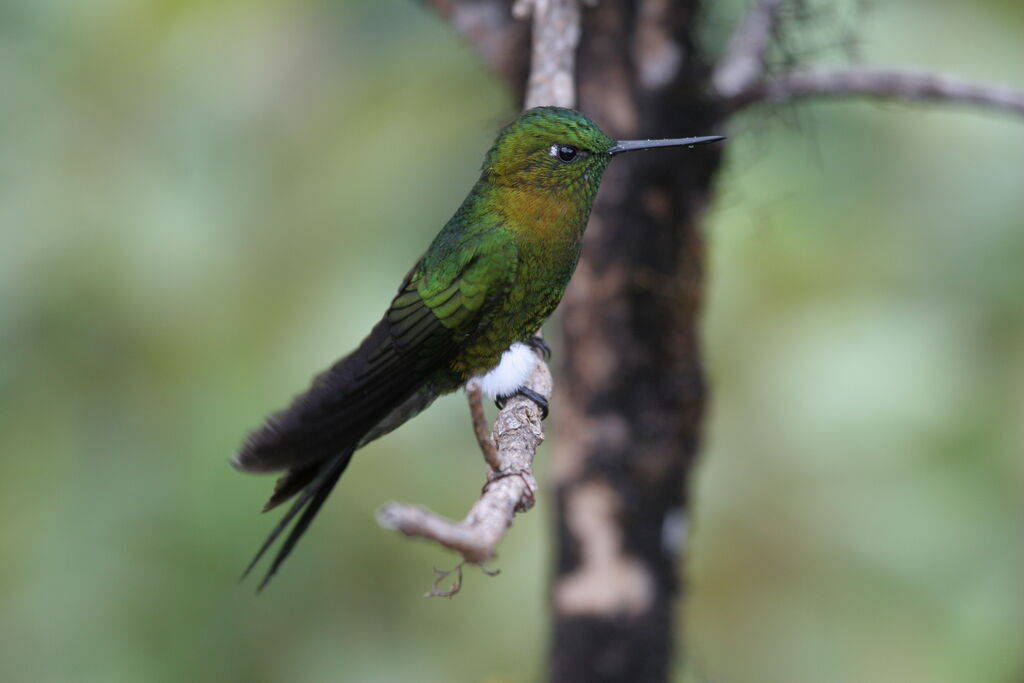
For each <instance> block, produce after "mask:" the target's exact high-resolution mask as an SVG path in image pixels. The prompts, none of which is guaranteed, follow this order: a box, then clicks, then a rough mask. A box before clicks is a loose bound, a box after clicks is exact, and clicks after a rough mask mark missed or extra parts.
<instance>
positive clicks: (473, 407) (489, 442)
mask: <svg viewBox="0 0 1024 683" xmlns="http://www.w3.org/2000/svg"><path fill="white" fill-rule="evenodd" d="M466 398H467V400H468V401H469V416H470V418H471V419H472V420H473V433H474V434H476V440H477V443H479V444H480V450H481V451H482V452H483V454H484V460H486V461H487V464H488V465H490V466H491V469H492V470H494V471H495V472H497V471H498V470H499V469H501V461H500V460H498V450H497V448H496V447H495V445H494V438H493V437H492V436H491V430H489V429H488V428H487V416H486V415H485V414H484V399H483V394H482V393H481V392H480V383H479V382H477V380H476V379H471V380H469V382H467V383H466Z"/></svg>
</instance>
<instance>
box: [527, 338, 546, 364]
mask: <svg viewBox="0 0 1024 683" xmlns="http://www.w3.org/2000/svg"><path fill="white" fill-rule="evenodd" d="M526 345H527V346H529V347H530V348H531V349H533V350H534V351H539V352H540V355H541V356H543V357H544V360H546V361H548V360H551V347H550V346H548V344H547V342H545V341H544V337H541V336H540V335H539V334H538V335H534V336H533V337H532V338H531V339H530V341H528V342H526Z"/></svg>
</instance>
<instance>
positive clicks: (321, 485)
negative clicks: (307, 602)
mask: <svg viewBox="0 0 1024 683" xmlns="http://www.w3.org/2000/svg"><path fill="white" fill-rule="evenodd" d="M353 453H355V446H354V445H353V446H351V447H350V448H348V449H346V450H345V451H343V452H341V453H339V454H338V455H337V456H336V457H335V458H334V459H332V460H330V461H328V462H327V463H324V464H323V465H322V466H321V467H320V468H319V471H318V472H317V473H316V476H315V477H314V478H313V480H312V481H311V482H310V483H309V484H307V485H306V487H305V488H304V489H302V493H301V494H300V495H299V497H298V498H297V499H296V500H295V502H294V503H292V506H291V507H290V508H288V512H286V513H285V514H284V516H283V517H282V518H281V520H280V521H279V522H278V523H277V525H276V526H275V527H274V529H273V530H272V531H271V532H270V535H269V536H268V537H267V540H265V541H264V542H263V545H262V546H260V549H259V551H257V553H256V556H255V557H254V558H252V562H250V563H249V566H248V567H246V569H245V572H243V573H242V578H243V579H245V578H246V577H247V576H248V575H249V574H250V573H251V572H252V570H253V568H254V567H255V566H256V565H257V563H259V561H260V559H261V558H262V557H263V555H264V554H266V552H267V551H268V550H269V549H270V547H271V546H272V545H273V544H274V541H276V540H277V538H278V536H280V535H281V534H282V533H283V532H284V530H285V529H287V528H288V526H289V525H290V524H291V522H292V520H293V519H295V516H296V515H298V514H299V512H302V515H301V516H300V517H299V519H298V521H297V522H295V525H294V526H293V527H292V529H291V531H290V532H289V533H288V536H287V537H286V538H285V540H284V543H282V544H281V547H280V548H279V549H278V551H277V554H276V555H275V556H274V560H273V562H271V563H270V568H269V569H268V570H267V573H266V574H265V575H264V576H263V580H262V581H260V585H259V586H258V587H257V588H256V592H257V593H259V592H260V591H262V590H263V589H264V588H265V587H266V585H267V584H268V583H270V580H271V579H272V578H273V577H274V575H275V574H276V573H277V570H278V568H280V566H281V564H282V563H283V562H284V561H285V560H286V559H287V558H288V556H289V555H290V554H291V552H292V550H293V549H294V548H295V544H296V543H298V542H299V539H301V538H302V536H303V534H305V533H306V530H307V529H308V528H309V525H310V524H311V523H312V522H313V519H314V518H315V517H316V515H317V513H318V512H319V511H320V508H321V507H322V506H323V504H324V501H325V500H327V496H329V495H330V493H331V491H332V490H333V489H334V485H335V484H337V483H338V479H339V478H341V475H342V473H343V472H344V471H345V468H346V467H348V464H349V462H350V461H351V460H352V454H353ZM271 501H273V499H271Z"/></svg>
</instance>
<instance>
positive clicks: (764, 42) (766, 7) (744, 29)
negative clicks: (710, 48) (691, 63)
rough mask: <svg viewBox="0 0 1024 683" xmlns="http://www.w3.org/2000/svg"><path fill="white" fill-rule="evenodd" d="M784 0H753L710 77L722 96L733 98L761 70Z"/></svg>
mask: <svg viewBox="0 0 1024 683" xmlns="http://www.w3.org/2000/svg"><path fill="white" fill-rule="evenodd" d="M782 3H783V0H754V1H753V2H752V3H751V5H750V8H749V9H748V10H747V13H746V15H745V16H744V17H743V21H742V22H740V25H739V28H737V29H736V32H735V33H734V34H733V36H732V38H731V39H730V40H729V46H728V47H727V48H726V50H725V54H724V55H723V56H722V59H721V60H719V62H718V67H717V68H716V69H715V72H714V74H713V75H712V77H711V82H712V84H713V85H714V86H715V90H716V91H717V92H718V94H719V95H720V96H721V97H723V98H732V97H734V96H736V95H737V94H738V93H740V92H742V91H744V90H746V89H747V88H749V87H750V86H751V84H753V83H754V82H756V81H758V80H759V79H760V78H761V76H762V74H764V63H765V53H766V52H767V51H768V44H769V43H770V42H771V38H772V34H773V33H774V32H775V26H776V24H777V22H778V19H779V8H780V7H782Z"/></svg>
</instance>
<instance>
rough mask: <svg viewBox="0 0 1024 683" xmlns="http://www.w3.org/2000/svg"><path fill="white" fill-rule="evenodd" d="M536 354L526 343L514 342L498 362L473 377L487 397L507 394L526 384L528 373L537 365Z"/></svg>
mask: <svg viewBox="0 0 1024 683" xmlns="http://www.w3.org/2000/svg"><path fill="white" fill-rule="evenodd" d="M537 361H538V358H537V354H536V353H535V352H534V351H533V349H531V348H530V347H529V346H527V345H526V344H523V343H522V342H516V343H514V344H512V346H510V347H509V348H508V350H507V351H505V352H504V353H503V354H501V360H499V361H498V364H497V365H496V366H495V367H494V368H492V369H491V370H489V371H488V372H487V373H485V374H483V375H478V376H477V377H476V378H475V379H476V380H477V381H478V382H479V383H480V391H482V392H483V393H484V394H486V395H487V397H488V398H498V397H499V396H508V395H510V394H513V393H515V391H516V390H517V389H518V388H519V387H521V386H523V385H524V384H526V380H527V379H528V378H529V377H530V373H532V372H533V369H534V368H535V367H537Z"/></svg>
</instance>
